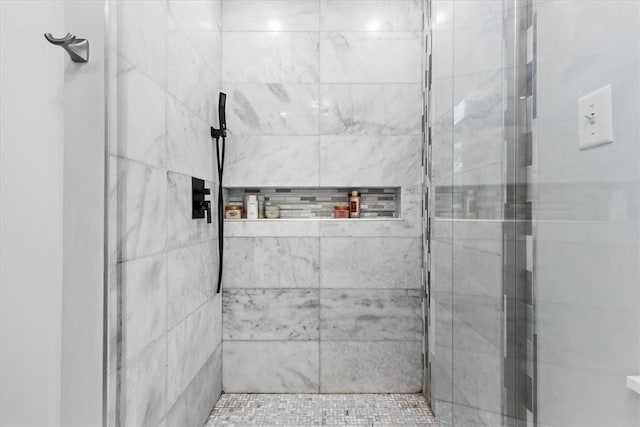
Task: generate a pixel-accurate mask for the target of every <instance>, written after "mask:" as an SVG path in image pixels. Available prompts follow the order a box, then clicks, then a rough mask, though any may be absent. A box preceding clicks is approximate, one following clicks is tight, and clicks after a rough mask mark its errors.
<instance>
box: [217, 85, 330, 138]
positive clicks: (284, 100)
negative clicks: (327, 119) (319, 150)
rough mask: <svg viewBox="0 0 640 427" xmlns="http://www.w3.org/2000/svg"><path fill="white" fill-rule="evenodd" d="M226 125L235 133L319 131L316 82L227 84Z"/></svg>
mask: <svg viewBox="0 0 640 427" xmlns="http://www.w3.org/2000/svg"><path fill="white" fill-rule="evenodd" d="M225 87H227V88H228V92H227V95H228V98H227V125H228V128H229V131H230V132H231V133H232V134H233V135H314V134H317V133H318V127H319V124H318V120H319V119H318V108H319V94H318V85H317V84H276V83H270V84H234V85H230V84H229V85H227V84H225Z"/></svg>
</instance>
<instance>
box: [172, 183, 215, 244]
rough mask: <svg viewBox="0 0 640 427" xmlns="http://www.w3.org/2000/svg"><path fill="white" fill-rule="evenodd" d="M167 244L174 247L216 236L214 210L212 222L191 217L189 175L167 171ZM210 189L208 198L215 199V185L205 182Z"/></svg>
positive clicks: (213, 211)
mask: <svg viewBox="0 0 640 427" xmlns="http://www.w3.org/2000/svg"><path fill="white" fill-rule="evenodd" d="M167 180H168V189H167V193H168V194H167V246H168V248H176V247H180V246H184V245H185V244H187V243H197V242H202V241H205V240H210V239H213V238H215V237H216V235H217V229H216V227H215V225H214V224H215V221H216V219H215V215H216V214H215V210H213V209H212V212H211V215H212V216H213V218H212V221H213V222H212V223H211V224H207V220H206V219H204V218H203V219H193V218H191V215H192V206H193V205H192V203H193V202H192V190H191V186H192V185H191V177H190V176H188V175H182V174H178V173H173V172H169V173H168V175H167ZM205 186H206V187H207V188H210V189H211V196H210V197H211V198H210V200H217V195H216V193H217V185H214V183H212V182H205Z"/></svg>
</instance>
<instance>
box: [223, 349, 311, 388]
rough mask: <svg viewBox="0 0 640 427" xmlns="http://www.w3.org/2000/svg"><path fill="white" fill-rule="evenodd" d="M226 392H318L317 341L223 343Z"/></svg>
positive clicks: (224, 386)
mask: <svg viewBox="0 0 640 427" xmlns="http://www.w3.org/2000/svg"><path fill="white" fill-rule="evenodd" d="M222 370H223V374H222V384H223V389H224V391H225V392H227V393H318V391H319V388H320V386H319V381H318V376H319V349H318V342H277V341H271V342H260V341H255V342H231V341H225V342H224V343H223V359H222Z"/></svg>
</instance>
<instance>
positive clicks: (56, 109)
mask: <svg viewBox="0 0 640 427" xmlns="http://www.w3.org/2000/svg"><path fill="white" fill-rule="evenodd" d="M63 6H64V4H63V3H62V2H50V1H38V2H36V1H33V2H21V1H2V2H0V19H1V25H0V31H1V33H0V64H1V69H0V85H1V86H0V90H1V91H2V96H1V97H0V102H1V104H0V107H1V108H0V155H1V159H0V161H1V169H0V174H1V175H0V176H1V181H0V189H1V197H2V200H1V203H0V256H1V257H0V264H1V265H0V280H1V283H0V377H1V380H0V424H2V425H58V424H60V422H61V418H60V417H61V413H60V399H61V389H60V382H61V357H62V356H61V325H62V324H61V320H62V238H63V236H62V221H63V199H62V188H63V136H64V135H63V131H64V127H63V125H64V116H63V100H64V97H63V94H64V60H65V58H64V55H63V53H62V52H61V51H60V48H56V47H54V46H51V45H50V44H49V43H47V42H46V40H45V39H44V37H43V36H42V33H43V32H45V31H48V32H52V33H53V34H55V35H60V34H63V31H64V26H63V22H64V8H63ZM26 16H28V17H29V19H25V17H26Z"/></svg>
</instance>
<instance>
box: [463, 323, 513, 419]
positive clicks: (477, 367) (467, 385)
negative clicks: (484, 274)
mask: <svg viewBox="0 0 640 427" xmlns="http://www.w3.org/2000/svg"><path fill="white" fill-rule="evenodd" d="M453 340H454V341H453V348H454V350H453V384H454V388H453V399H454V401H460V400H464V401H466V402H468V403H469V405H470V406H472V407H474V408H478V409H483V410H486V411H492V412H497V413H500V411H501V400H502V381H501V376H502V369H503V367H502V361H503V357H502V349H501V348H500V347H498V346H495V345H494V344H492V343H491V342H489V341H488V340H487V339H485V338H484V337H482V336H481V335H480V334H479V333H478V332H477V331H476V330H474V329H473V327H471V326H470V325H468V324H467V323H465V322H463V321H461V320H459V319H458V318H457V317H456V316H455V315H454V319H453Z"/></svg>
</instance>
